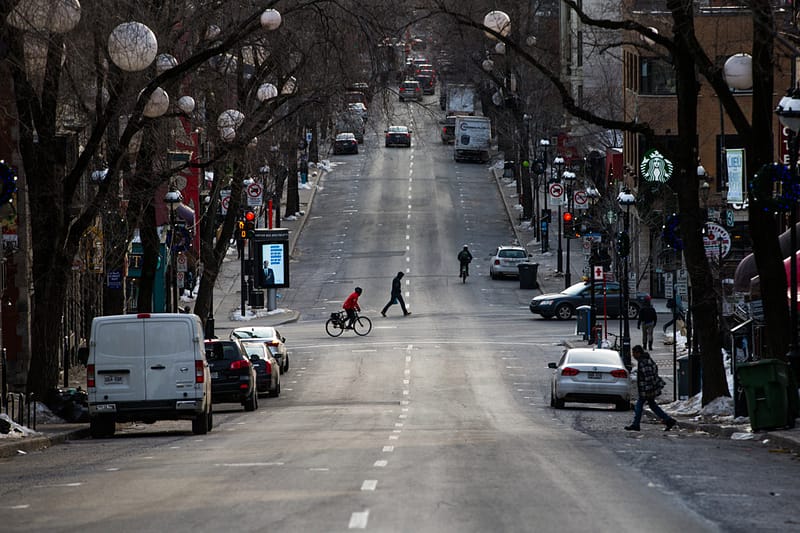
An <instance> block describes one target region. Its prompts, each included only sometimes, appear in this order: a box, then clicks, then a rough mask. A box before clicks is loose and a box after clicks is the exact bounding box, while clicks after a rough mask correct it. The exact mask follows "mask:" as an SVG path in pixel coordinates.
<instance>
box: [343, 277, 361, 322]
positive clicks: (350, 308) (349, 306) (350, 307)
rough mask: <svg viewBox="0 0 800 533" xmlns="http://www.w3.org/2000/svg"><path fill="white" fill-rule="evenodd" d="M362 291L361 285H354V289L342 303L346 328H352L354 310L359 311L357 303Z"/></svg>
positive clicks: (354, 317) (354, 318)
mask: <svg viewBox="0 0 800 533" xmlns="http://www.w3.org/2000/svg"><path fill="white" fill-rule="evenodd" d="M362 292H363V289H362V288H361V287H356V290H354V291H353V292H352V294H350V296H348V297H347V299H346V300H345V301H344V303H343V304H342V308H343V309H344V310H345V312H346V313H347V318H348V321H347V329H353V324H355V322H356V311H361V307H360V306H359V305H358V297H359V296H361V293H362Z"/></svg>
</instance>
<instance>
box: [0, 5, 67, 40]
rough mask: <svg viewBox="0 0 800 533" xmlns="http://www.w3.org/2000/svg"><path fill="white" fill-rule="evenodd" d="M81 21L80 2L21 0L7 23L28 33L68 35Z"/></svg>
mask: <svg viewBox="0 0 800 533" xmlns="http://www.w3.org/2000/svg"><path fill="white" fill-rule="evenodd" d="M80 20H81V4H80V2H79V1H78V0H21V1H20V2H19V3H18V4H17V5H16V6H15V7H14V9H13V10H11V13H9V14H8V17H7V18H6V22H8V24H9V25H11V26H13V27H15V28H19V29H21V30H27V31H40V32H46V31H51V32H53V33H67V32H68V31H70V30H72V29H73V28H75V26H77V25H78V22H80Z"/></svg>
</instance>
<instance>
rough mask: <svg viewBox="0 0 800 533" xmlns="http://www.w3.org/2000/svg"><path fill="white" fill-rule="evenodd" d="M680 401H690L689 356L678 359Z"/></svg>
mask: <svg viewBox="0 0 800 533" xmlns="http://www.w3.org/2000/svg"><path fill="white" fill-rule="evenodd" d="M678 399H679V400H688V399H689V356H688V355H684V356H681V357H678Z"/></svg>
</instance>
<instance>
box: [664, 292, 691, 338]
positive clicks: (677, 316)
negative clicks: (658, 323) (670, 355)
mask: <svg viewBox="0 0 800 533" xmlns="http://www.w3.org/2000/svg"><path fill="white" fill-rule="evenodd" d="M667 309H669V310H670V311H672V318H671V319H670V321H669V322H667V323H666V324H664V333H665V334H666V333H667V328H669V327H670V326H671V325H672V324H675V323H676V322H677V321H678V320H680V321H682V322H685V321H686V319H685V318H684V316H685V311H684V309H683V300H682V299H681V295H680V294H677V293H676V294H675V297H674V298H669V299H668V300H667ZM676 325H677V324H676ZM678 329H680V328H678Z"/></svg>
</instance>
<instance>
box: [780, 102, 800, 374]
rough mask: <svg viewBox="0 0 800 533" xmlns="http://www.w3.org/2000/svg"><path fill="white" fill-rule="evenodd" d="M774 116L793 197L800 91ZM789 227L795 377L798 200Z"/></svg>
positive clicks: (799, 355) (799, 357) (798, 358)
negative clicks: (784, 141) (784, 143)
mask: <svg viewBox="0 0 800 533" xmlns="http://www.w3.org/2000/svg"><path fill="white" fill-rule="evenodd" d="M775 113H776V114H777V115H778V119H779V120H780V122H781V124H782V125H783V126H785V127H786V128H787V129H788V130H789V135H790V137H789V172H790V173H791V174H790V175H791V181H792V183H791V185H790V186H789V189H790V193H789V194H791V195H794V194H795V188H796V187H797V186H798V184H797V182H798V176H797V150H798V145H799V144H800V89H798V88H797V87H793V88H792V89H790V90H789V92H788V93H787V94H786V96H784V97H783V98H781V101H780V102H779V103H778V107H777V109H775ZM789 227H790V232H791V233H790V234H789V235H790V241H789V243H790V248H791V250H790V251H791V259H790V261H791V262H790V263H789V285H790V287H789V292H790V295H791V304H790V307H789V312H790V316H791V328H792V330H791V345H790V348H789V354H788V357H787V359H788V361H789V364H790V365H791V366H792V370H793V371H794V374H795V376H800V351H799V350H798V339H797V320H798V316H797V315H798V313H797V205H796V199H795V201H792V202H791V207H790V209H789Z"/></svg>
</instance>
